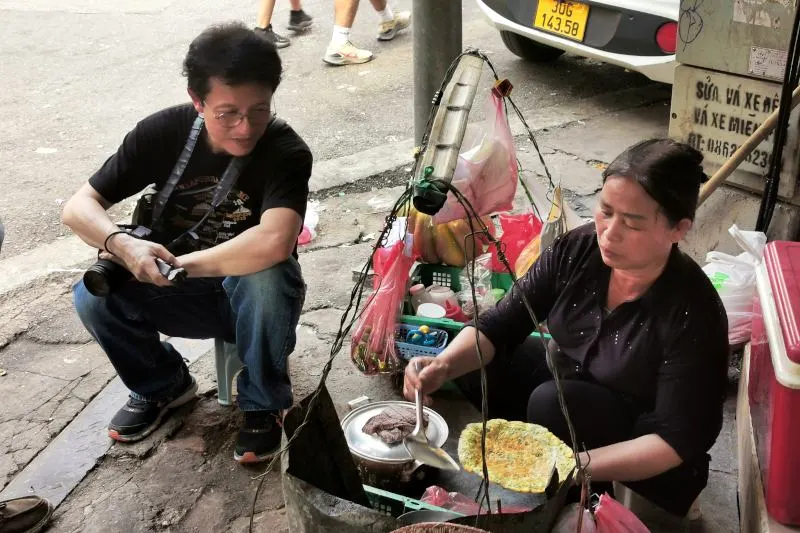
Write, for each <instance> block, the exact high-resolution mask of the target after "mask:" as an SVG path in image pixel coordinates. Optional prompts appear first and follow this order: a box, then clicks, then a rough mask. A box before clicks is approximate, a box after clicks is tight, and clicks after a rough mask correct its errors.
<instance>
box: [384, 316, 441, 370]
mask: <svg viewBox="0 0 800 533" xmlns="http://www.w3.org/2000/svg"><path fill="white" fill-rule="evenodd" d="M418 327H419V326H418V325H412V324H398V325H397V328H396V329H395V333H394V335H395V346H397V351H398V353H399V354H400V357H402V358H403V359H405V360H406V361H408V360H410V359H412V358H414V357H431V356H436V355H439V354H440V353H442V350H444V348H445V346H447V341H448V338H449V335H448V334H447V332H446V331H445V330H443V329H439V328H430V332H431V333H435V334H437V335H438V336H439V340H438V342H437V343H436V346H420V345H419V344H411V343H410V342H405V338H406V336H407V335H408V333H409V332H410V331H411V330H414V329H417V328H418Z"/></svg>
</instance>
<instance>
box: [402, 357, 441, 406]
mask: <svg viewBox="0 0 800 533" xmlns="http://www.w3.org/2000/svg"><path fill="white" fill-rule="evenodd" d="M416 365H419V367H420V370H419V372H417V369H416ZM448 374H449V368H448V366H447V364H446V363H442V362H441V361H440V360H439V359H437V358H435V357H415V358H414V359H412V360H411V361H409V362H408V366H406V372H405V378H404V380H403V396H405V398H406V400H408V401H410V402H413V401H414V396H415V391H416V390H417V389H419V390H420V391H422V394H423V396H422V401H423V403H425V405H431V403H433V400H431V398H430V396H428V395H429V394H431V393H434V392H436V391H437V390H439V389H440V388H441V387H442V385H444V382H445V381H447V378H448Z"/></svg>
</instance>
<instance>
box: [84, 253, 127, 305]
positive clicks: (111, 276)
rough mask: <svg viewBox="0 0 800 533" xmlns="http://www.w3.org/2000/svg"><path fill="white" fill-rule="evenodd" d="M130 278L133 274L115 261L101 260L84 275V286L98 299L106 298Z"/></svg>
mask: <svg viewBox="0 0 800 533" xmlns="http://www.w3.org/2000/svg"><path fill="white" fill-rule="evenodd" d="M130 277H131V273H130V272H128V271H127V270H126V269H125V268H124V267H122V266H120V265H118V264H117V263H115V262H114V261H110V260H108V259H100V260H98V261H97V262H96V263H95V264H93V265H92V266H90V267H89V268H87V269H86V272H85V273H84V274H83V284H84V285H85V286H86V290H88V291H89V293H91V294H92V295H94V296H97V297H98V298H104V297H106V296H108V295H109V294H111V292H112V291H113V290H114V289H115V288H117V287H118V286H119V284H120V283H122V282H124V281H125V280H128V279H130Z"/></svg>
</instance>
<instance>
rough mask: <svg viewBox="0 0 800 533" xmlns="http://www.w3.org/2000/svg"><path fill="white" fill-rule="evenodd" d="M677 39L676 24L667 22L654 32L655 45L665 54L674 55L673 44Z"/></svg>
mask: <svg viewBox="0 0 800 533" xmlns="http://www.w3.org/2000/svg"><path fill="white" fill-rule="evenodd" d="M677 38H678V23H677V22H667V23H666V24H662V25H661V27H660V28H658V31H657V32H656V43H657V44H658V47H659V48H661V51H662V52H664V53H665V54H674V53H675V44H676V41H677Z"/></svg>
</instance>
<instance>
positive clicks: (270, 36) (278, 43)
mask: <svg viewBox="0 0 800 533" xmlns="http://www.w3.org/2000/svg"><path fill="white" fill-rule="evenodd" d="M255 31H256V33H258V34H260V35H261V36H262V37H264V38H265V39H266V40H268V41H269V42H271V43H272V44H274V45H275V48H286V47H287V46H289V45H290V44H292V41H290V40H289V39H287V38H286V37H284V36H283V35H278V34H277V33H275V32H274V31H272V24H270V25H269V26H267V27H266V28H256V29H255Z"/></svg>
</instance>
